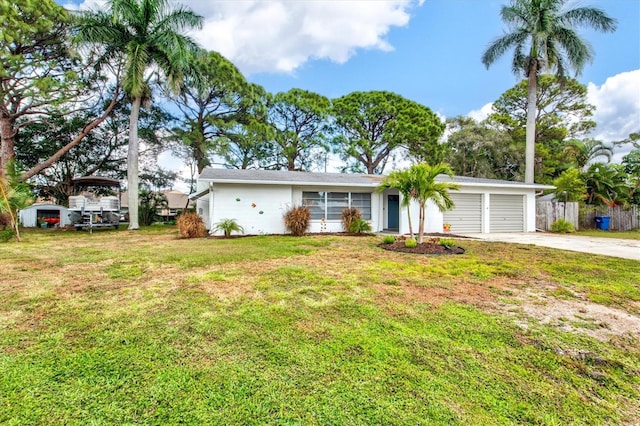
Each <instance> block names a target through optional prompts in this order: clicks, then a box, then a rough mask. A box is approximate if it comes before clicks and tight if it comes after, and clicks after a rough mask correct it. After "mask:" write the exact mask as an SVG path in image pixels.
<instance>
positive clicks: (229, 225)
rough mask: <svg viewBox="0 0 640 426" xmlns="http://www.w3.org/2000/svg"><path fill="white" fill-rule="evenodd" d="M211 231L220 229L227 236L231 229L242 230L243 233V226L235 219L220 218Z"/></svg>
mask: <svg viewBox="0 0 640 426" xmlns="http://www.w3.org/2000/svg"><path fill="white" fill-rule="evenodd" d="M211 231H212V232H216V231H222V232H224V236H225V238H229V237H230V236H231V233H232V232H233V231H235V232H242V233H243V234H244V228H243V227H242V226H240V225H238V222H236V220H235V219H222V220H221V221H220V222H218V223H216V225H215V226H214V227H213V229H212V230H211Z"/></svg>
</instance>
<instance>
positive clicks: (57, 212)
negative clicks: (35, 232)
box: [19, 204, 71, 228]
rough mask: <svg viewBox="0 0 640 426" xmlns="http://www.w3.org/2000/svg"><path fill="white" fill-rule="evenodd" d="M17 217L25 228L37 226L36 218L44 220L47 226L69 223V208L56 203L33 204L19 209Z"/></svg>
mask: <svg viewBox="0 0 640 426" xmlns="http://www.w3.org/2000/svg"><path fill="white" fill-rule="evenodd" d="M19 218H20V223H21V224H22V226H24V227H27V228H36V227H38V226H39V225H38V219H41V220H42V221H44V222H45V223H46V224H47V225H46V226H47V227H55V226H67V225H70V224H71V221H70V220H69V209H67V208H66V207H65V206H60V205H57V204H33V205H31V206H29V207H27V208H25V209H22V210H20V214H19Z"/></svg>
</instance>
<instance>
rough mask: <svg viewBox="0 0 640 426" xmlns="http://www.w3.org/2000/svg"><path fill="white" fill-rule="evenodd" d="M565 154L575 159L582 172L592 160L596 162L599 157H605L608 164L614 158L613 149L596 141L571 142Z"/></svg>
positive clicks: (565, 149)
mask: <svg viewBox="0 0 640 426" xmlns="http://www.w3.org/2000/svg"><path fill="white" fill-rule="evenodd" d="M564 152H565V153H566V154H568V155H569V156H570V157H571V158H572V159H573V162H574V163H575V165H576V167H577V168H578V169H580V170H584V169H585V167H586V166H587V164H589V162H590V161H591V160H595V159H596V158H598V157H605V158H606V159H607V163H608V162H609V161H611V157H613V148H612V147H611V146H609V145H606V144H605V143H604V142H602V141H599V140H595V139H587V140H584V141H580V140H572V141H569V143H567V145H566V146H565V148H564Z"/></svg>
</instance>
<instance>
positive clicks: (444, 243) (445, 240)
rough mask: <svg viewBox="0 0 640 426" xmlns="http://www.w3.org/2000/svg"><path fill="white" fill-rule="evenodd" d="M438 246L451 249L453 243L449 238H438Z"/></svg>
mask: <svg viewBox="0 0 640 426" xmlns="http://www.w3.org/2000/svg"><path fill="white" fill-rule="evenodd" d="M438 244H440V245H441V246H443V247H447V248H451V247H453V246H454V245H455V242H454V241H453V240H452V239H451V238H440V239H438Z"/></svg>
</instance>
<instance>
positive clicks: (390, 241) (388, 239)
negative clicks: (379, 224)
mask: <svg viewBox="0 0 640 426" xmlns="http://www.w3.org/2000/svg"><path fill="white" fill-rule="evenodd" d="M395 242H396V238H395V237H394V236H393V235H385V236H384V237H383V238H382V243H383V244H393V243H395Z"/></svg>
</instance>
